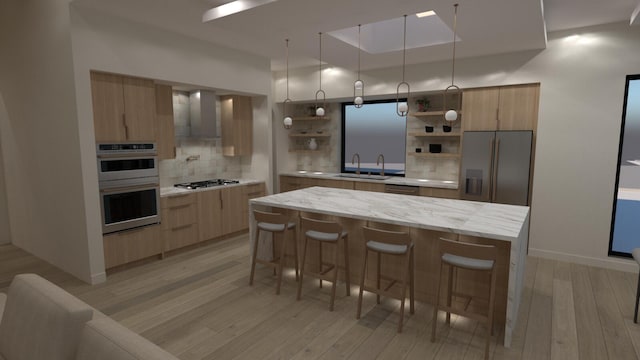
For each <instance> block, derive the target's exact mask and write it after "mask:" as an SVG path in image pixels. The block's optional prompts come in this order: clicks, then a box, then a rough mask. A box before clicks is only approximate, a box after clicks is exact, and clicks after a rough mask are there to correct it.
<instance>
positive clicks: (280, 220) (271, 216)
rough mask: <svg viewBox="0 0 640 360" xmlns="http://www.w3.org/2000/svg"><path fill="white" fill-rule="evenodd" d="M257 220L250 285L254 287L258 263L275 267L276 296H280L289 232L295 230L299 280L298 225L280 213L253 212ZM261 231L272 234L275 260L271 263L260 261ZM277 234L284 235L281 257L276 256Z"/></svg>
mask: <svg viewBox="0 0 640 360" xmlns="http://www.w3.org/2000/svg"><path fill="white" fill-rule="evenodd" d="M253 216H254V217H255V219H256V222H257V224H256V236H255V239H254V243H253V255H252V256H251V275H250V276H249V285H253V276H254V274H255V272H256V263H260V264H263V265H267V266H271V267H273V271H274V272H275V273H277V275H278V283H277V285H276V294H280V285H281V284H282V266H283V265H284V258H285V249H286V247H287V246H286V245H287V241H286V240H287V230H293V233H294V238H293V249H294V252H295V254H294V261H295V267H296V281H297V280H298V241H297V236H296V231H295V230H296V223H295V222H291V221H289V216H287V215H284V214H279V213H270V212H264V211H258V210H254V211H253ZM260 231H267V232H270V233H271V241H272V243H271V244H272V245H271V248H272V250H273V259H272V260H271V261H268V260H262V259H258V258H257V255H258V240H259V239H260ZM277 234H282V244H281V246H280V256H279V257H276V254H275V251H276V250H275V249H276V248H275V239H276V235H277Z"/></svg>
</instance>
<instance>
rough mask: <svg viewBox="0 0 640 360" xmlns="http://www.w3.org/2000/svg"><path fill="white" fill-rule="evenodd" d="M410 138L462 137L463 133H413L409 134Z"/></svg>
mask: <svg viewBox="0 0 640 360" xmlns="http://www.w3.org/2000/svg"><path fill="white" fill-rule="evenodd" d="M408 135H409V136H415V137H460V135H461V133H460V132H459V131H452V132H448V133H446V132H430V133H428V132H424V131H411V132H409V134H408Z"/></svg>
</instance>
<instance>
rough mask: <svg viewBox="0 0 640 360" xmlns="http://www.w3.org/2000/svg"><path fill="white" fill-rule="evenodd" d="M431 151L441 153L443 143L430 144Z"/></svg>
mask: <svg viewBox="0 0 640 360" xmlns="http://www.w3.org/2000/svg"><path fill="white" fill-rule="evenodd" d="M429 152H430V153H432V154H439V153H441V152H442V144H429Z"/></svg>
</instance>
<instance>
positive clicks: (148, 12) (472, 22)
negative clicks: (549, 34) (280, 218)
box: [73, 0, 638, 70]
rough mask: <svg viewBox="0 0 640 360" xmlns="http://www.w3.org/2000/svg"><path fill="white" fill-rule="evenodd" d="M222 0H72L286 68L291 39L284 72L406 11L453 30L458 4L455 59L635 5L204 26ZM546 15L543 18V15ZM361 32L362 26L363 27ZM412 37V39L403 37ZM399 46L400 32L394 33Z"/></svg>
mask: <svg viewBox="0 0 640 360" xmlns="http://www.w3.org/2000/svg"><path fill="white" fill-rule="evenodd" d="M226 2H228V0H74V1H73V4H74V6H77V7H78V8H79V9H80V10H82V9H83V8H91V9H94V10H98V11H101V12H105V13H108V14H111V15H114V16H118V17H122V18H126V19H129V20H132V21H136V22H140V23H144V24H148V25H152V26H155V27H160V28H163V29H166V30H169V31H174V32H177V33H181V34H183V35H187V36H191V37H195V38H199V39H202V40H205V41H209V42H212V43H217V44H221V45H225V46H227V47H231V48H235V49H239V50H243V51H246V52H248V53H252V54H256V55H260V56H264V57H267V58H269V59H271V64H272V69H274V70H280V69H283V68H284V54H285V41H284V40H285V39H286V38H289V39H290V43H289V53H290V60H289V66H290V67H300V66H308V65H317V64H318V32H330V31H336V30H340V29H345V28H349V27H353V26H357V25H358V24H367V23H371V22H377V21H381V20H386V19H392V18H401V17H402V15H404V14H415V13H418V12H422V11H426V10H434V11H435V12H436V13H437V14H438V16H440V18H441V19H442V21H444V23H445V24H447V25H448V26H449V27H450V28H452V27H453V26H452V24H453V4H454V3H455V2H458V3H459V4H460V6H459V8H458V37H459V38H460V39H461V41H460V42H459V43H458V45H457V48H456V56H457V57H472V56H482V55H490V54H499V53H506V52H513V51H522V50H534V49H543V48H544V47H545V46H546V31H553V30H562V29H570V28H575V27H582V26H589V25H596V24H603V23H610V22H618V21H629V18H630V16H631V13H632V12H633V10H634V8H635V7H636V6H637V4H638V0H544V9H543V3H542V0H483V1H478V0H457V1H455V0H426V1H425V0H394V1H390V0H279V1H276V2H274V3H271V4H267V5H263V6H260V7H257V8H254V9H251V10H248V11H245V12H242V13H238V14H234V15H231V16H227V17H224V18H220V19H216V20H213V21H210V22H207V23H202V21H201V19H202V14H203V13H204V12H205V11H206V10H208V9H210V8H212V7H214V6H217V5H220V4H223V3H226ZM543 12H544V16H543ZM363 31H364V27H363ZM407 36H408V37H409V36H415V35H409V34H408V35H407ZM397 37H398V41H399V42H401V41H402V33H399V34H397ZM322 46H323V54H322V59H323V61H324V62H326V63H328V64H331V65H335V66H340V67H344V68H348V69H355V68H357V48H354V47H353V46H351V45H349V44H347V43H345V42H343V41H340V40H338V39H336V38H334V37H331V36H324V37H323V45H322ZM451 51H452V47H451V43H448V44H440V45H434V46H429V47H423V48H416V49H410V50H407V59H406V61H407V63H409V64H410V63H424V62H430V61H438V60H445V59H450V58H451ZM401 62H402V53H401V51H394V52H388V53H382V54H368V53H363V54H362V68H363V69H373V68H382V67H390V66H398V65H400V64H401Z"/></svg>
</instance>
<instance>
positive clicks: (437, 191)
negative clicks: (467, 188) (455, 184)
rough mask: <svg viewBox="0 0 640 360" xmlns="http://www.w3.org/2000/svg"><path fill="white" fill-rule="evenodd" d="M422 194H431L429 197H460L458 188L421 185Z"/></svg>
mask: <svg viewBox="0 0 640 360" xmlns="http://www.w3.org/2000/svg"><path fill="white" fill-rule="evenodd" d="M420 196H429V197H436V198H444V199H459V198H460V193H459V191H458V189H441V188H430V187H421V188H420Z"/></svg>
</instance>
